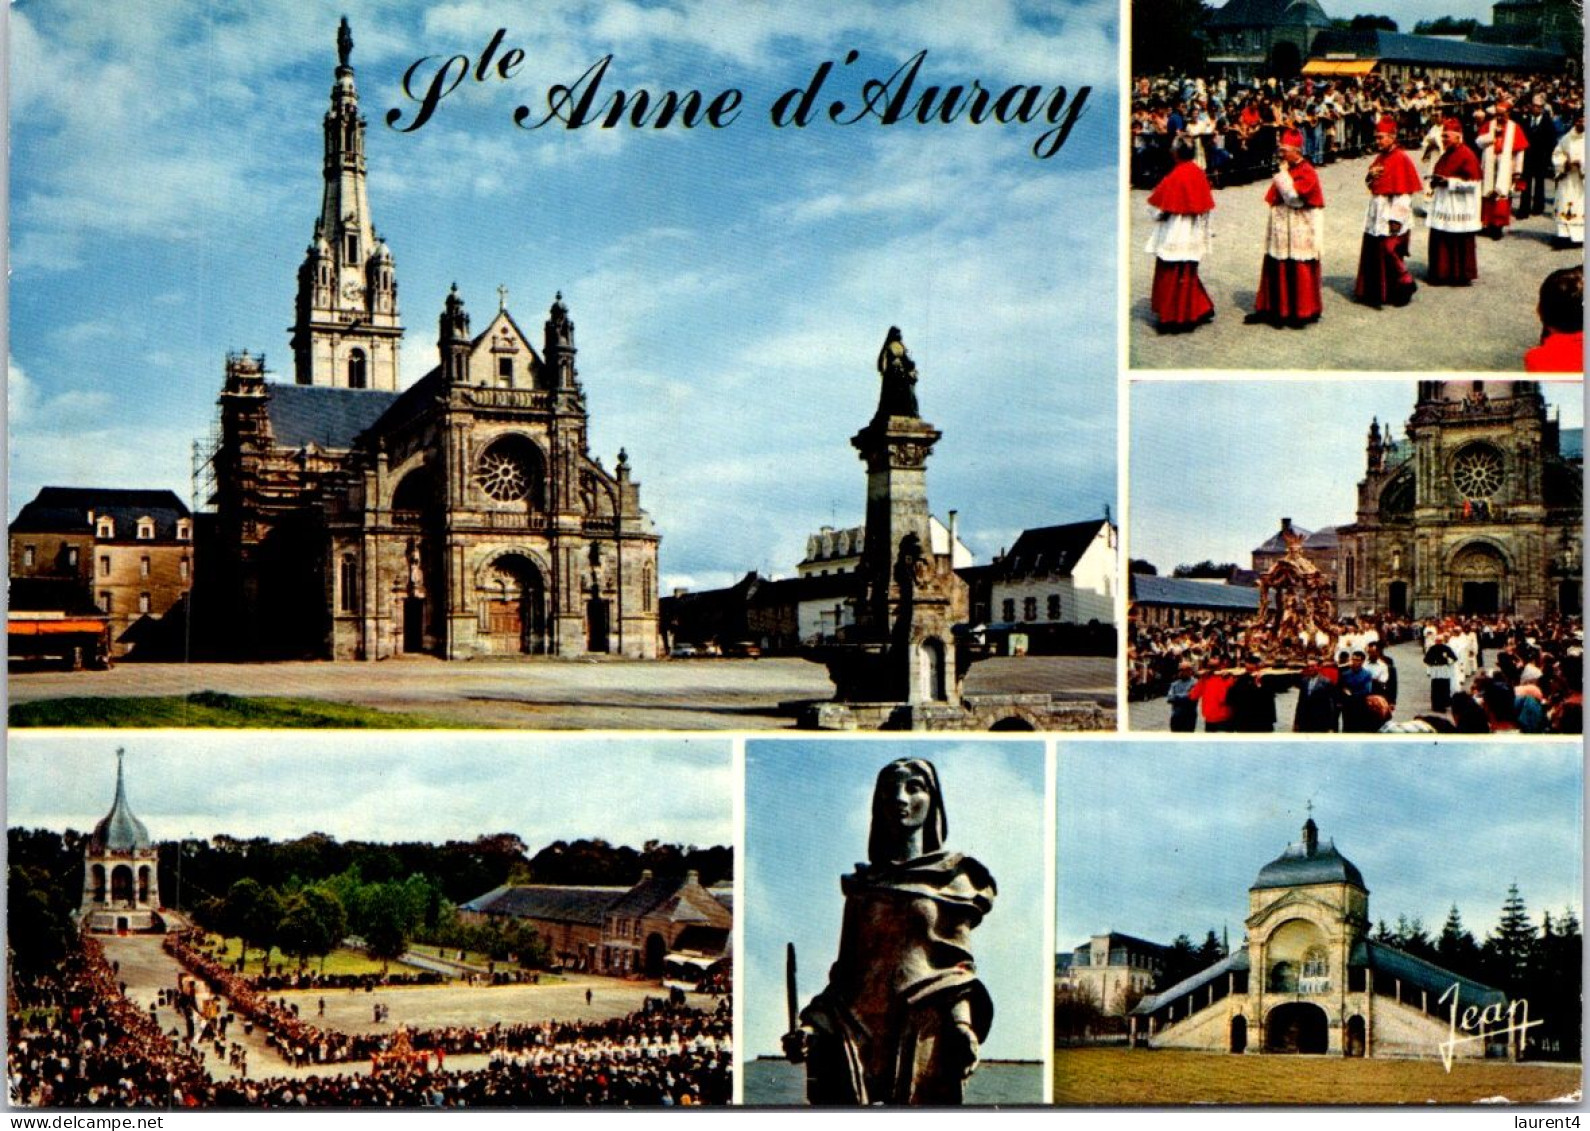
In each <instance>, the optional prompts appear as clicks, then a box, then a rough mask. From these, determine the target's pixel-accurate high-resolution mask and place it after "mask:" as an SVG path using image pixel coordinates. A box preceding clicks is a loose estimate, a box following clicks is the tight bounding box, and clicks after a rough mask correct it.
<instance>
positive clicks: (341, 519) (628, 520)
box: [198, 19, 659, 660]
mask: <svg viewBox="0 0 1590 1131" xmlns="http://www.w3.org/2000/svg"><path fill="white" fill-rule="evenodd" d="M337 46H338V55H339V64H338V66H337V68H336V72H335V79H334V82H333V85H332V89H331V105H330V109H329V110H328V111H327V113H326V116H325V119H324V123H323V130H324V166H323V168H324V181H325V183H324V189H323V194H322V200H321V207H320V211H319V214H318V216H317V218H316V221H315V227H314V233H313V236H312V239H311V241H310V244H309V247H308V250H307V251H306V253H305V257H304V261H303V264H302V265H301V266H300V268H299V271H298V293H297V302H296V307H295V313H296V316H295V320H294V324H293V326H292V342H291V344H292V353H293V372H294V383H292V384H287V383H283V382H276V381H271V380H268V379H267V373H266V368H265V360H264V358H263V357H262V356H257V355H252V354H250V353H247V352H239V353H233V354H231V355H230V356H228V358H227V363H226V379H225V384H224V386H223V388H222V392H221V397H220V402H219V404H220V412H219V430H218V435H217V437H216V441H215V444H214V448H213V452H212V455H211V471H212V473H213V477H214V492H213V495H212V503H213V505H214V507H215V510H216V521H215V535H214V541H213V545H212V546H211V547H209V549H210V551H211V554H210V555H209V556H207V558H206V561H207V562H208V561H211V560H213V561H214V563H215V566H214V569H213V570H211V569H209V567H208V566H207V569H206V576H205V577H204V579H203V580H204V582H205V584H206V585H207V586H209V589H208V590H207V594H208V597H209V600H208V602H207V603H206V602H204V601H198V603H200V604H201V605H206V607H207V608H208V611H209V613H210V615H209V616H208V617H207V618H205V619H207V620H208V621H209V622H210V623H212V624H213V625H215V626H217V627H218V628H219V630H220V633H221V635H222V638H221V639H217V640H215V641H212V642H210V644H211V648H212V650H216V651H220V652H224V653H230V654H234V655H237V656H239V657H246V658H266V657H272V658H275V657H303V658H326V659H338V660H349V659H358V660H376V659H385V658H388V657H392V656H398V655H403V654H428V655H433V656H439V657H442V658H445V659H468V658H473V657H492V656H495V657H503V656H518V655H556V656H584V655H593V654H615V655H623V656H627V657H631V658H639V659H651V658H655V657H656V655H657V649H658V620H657V596H656V594H657V547H658V542H659V536H658V534H657V532H656V529H655V527H654V526H653V524H652V521H651V519H650V517H649V516H648V515H647V514H646V512H645V511H643V510H642V509H641V507H640V494H639V484H638V483H637V482H636V481H635V480H634V479H633V478H632V476H631V471H630V467H629V462H628V459H627V457H626V455H625V453H624V452H622V451H620V452H619V453H618V460H617V464H616V466H615V467H614V469H613V470H612V471H608V470H607V469H606V468H605V467H604V466H603V464H602V462H601V460H600V459H598V458H595V457H593V456H592V455H591V454H590V451H589V448H588V443H587V427H588V415H587V410H586V404H585V393H584V390H583V388H582V386H581V384H580V381H579V374H578V371H577V369H576V367H575V355H576V349H575V340H574V322H573V320H572V319H571V318H570V317H569V310H568V307H567V306H566V305H565V304H564V302H563V298H562V295H561V294H559V295H558V296H557V298H556V299H555V300H554V301H553V303H552V304H551V307H550V309H549V311H548V314H547V317H546V318H545V320H544V322H543V324H542V327H541V334H540V336H539V338H538V339H536V340H532V337H531V335H530V334H528V333H526V332H525V331H524V330H523V329H522V328H521V327H520V325H519V324H518V323H517V322H516V321H515V319H514V318H513V316H512V315H511V314H510V313H509V311H508V308H507V302H506V295H505V292H504V291H503V290H502V288H499V303H498V308H497V310H496V312H495V314H494V315H493V316H492V317H491V318H490V319H489V321H488V322H487V324H486V326H485V327H484V329H483V330H481V331H480V332H479V333H474V332H472V331H471V328H470V316H469V313H468V312H467V311H466V310H465V306H464V300H463V298H462V296H461V295H460V294H459V292H458V288H457V287H456V285H455V286H454V288H453V290H452V292H451V293H450V294H448V295H447V296H446V299H445V301H444V302H443V303H442V308H441V312H440V315H439V318H438V330H437V342H436V349H437V353H438V364H437V365H436V366H435V367H434V368H432V369H431V370H430V371H429V372H428V373H427V374H426V375H425V376H423V377H422V378H420V379H419V381H417V382H416V383H414V384H413V385H411V386H410V387H409V388H407V389H405V390H401V391H400V390H399V388H398V380H399V378H398V374H399V358H400V354H401V349H402V346H403V335H404V328H403V326H402V322H401V315H400V312H399V306H398V284H397V275H396V269H395V266H394V261H393V256H392V252H391V250H390V248H389V247H388V246H387V244H386V242H385V241H384V240H383V239H382V238H381V237H380V235H379V234H378V233H377V231H376V229H375V226H374V223H373V221H372V217H371V210H370V203H369V199H368V193H367V189H366V179H365V172H366V160H365V124H366V123H365V119H364V117H363V116H362V115H361V114H360V111H359V99H358V92H357V90H356V88H355V85H354V71H353V67H352V66H351V65H350V64H349V57H350V54H351V52H352V48H353V40H352V35H351V33H350V31H349V29H348V24H347V20H346V19H344V20H343V22H342V26H341V28H340V29H339V33H338V42H337Z"/></svg>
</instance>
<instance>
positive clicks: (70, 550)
mask: <svg viewBox="0 0 1590 1131" xmlns="http://www.w3.org/2000/svg"><path fill="white" fill-rule="evenodd" d="M66 568H67V569H76V568H77V547H76V546H68V547H67V548H66Z"/></svg>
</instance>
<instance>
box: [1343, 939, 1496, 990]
mask: <svg viewBox="0 0 1590 1131" xmlns="http://www.w3.org/2000/svg"><path fill="white" fill-rule="evenodd" d="M1347 963H1348V965H1349V966H1367V967H1369V969H1371V970H1373V971H1374V972H1375V973H1376V974H1385V975H1387V976H1388V977H1392V978H1400V979H1402V983H1403V985H1405V986H1412V987H1413V988H1414V989H1416V990H1426V991H1428V992H1429V994H1430V1000H1431V1001H1432V1002H1434V1001H1436V1000H1437V999H1438V998H1439V997H1440V996H1441V995H1442V994H1444V993H1446V992H1447V991H1448V990H1450V989H1451V988H1452V986H1453V985H1454V984H1456V985H1457V987H1458V995H1459V997H1460V998H1461V999H1462V1002H1463V1004H1465V1005H1492V1004H1496V1005H1500V1004H1502V1003H1503V1002H1505V1001H1506V1000H1507V995H1506V994H1505V993H1503V992H1502V991H1501V990H1493V989H1492V988H1491V987H1489V986H1484V985H1481V984H1480V983H1479V982H1473V981H1470V980H1469V979H1467V978H1463V977H1460V976H1458V975H1457V974H1454V973H1452V972H1451V971H1450V970H1443V969H1442V968H1441V967H1439V966H1437V965H1436V964H1435V963H1433V962H1426V961H1425V960H1424V959H1422V958H1419V957H1417V956H1416V955H1412V954H1409V953H1408V952H1407V951H1404V950H1398V949H1397V948H1396V947H1394V946H1387V945H1386V944H1384V943H1377V942H1374V941H1373V940H1371V939H1359V940H1358V941H1357V942H1356V943H1354V944H1353V952H1352V954H1350V955H1348V957H1347Z"/></svg>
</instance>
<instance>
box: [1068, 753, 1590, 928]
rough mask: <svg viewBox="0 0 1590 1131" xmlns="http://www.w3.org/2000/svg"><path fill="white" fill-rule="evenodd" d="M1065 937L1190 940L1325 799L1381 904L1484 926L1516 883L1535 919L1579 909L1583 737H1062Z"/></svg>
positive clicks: (1341, 839) (1242, 902)
mask: <svg viewBox="0 0 1590 1131" xmlns="http://www.w3.org/2000/svg"><path fill="white" fill-rule="evenodd" d="M1058 792H1059V812H1058V817H1057V824H1058V828H1057V839H1058V843H1059V850H1058V858H1059V868H1058V874H1057V879H1056V886H1057V896H1056V903H1057V911H1058V933H1057V935H1056V945H1057V946H1058V947H1059V948H1060V949H1069V948H1071V947H1074V946H1077V945H1078V944H1080V943H1081V942H1083V941H1084V940H1085V939H1087V938H1088V936H1090V935H1093V934H1098V933H1102V932H1104V931H1109V930H1116V931H1123V932H1125V933H1126V934H1130V935H1136V936H1138V937H1139V938H1146V939H1150V940H1153V941H1156V942H1164V943H1168V942H1170V941H1171V940H1173V939H1174V938H1175V937H1176V936H1177V935H1178V934H1181V933H1183V932H1185V933H1186V934H1187V935H1188V936H1190V937H1191V938H1192V940H1193V942H1194V943H1199V942H1202V941H1203V938H1204V933H1205V932H1206V931H1208V930H1209V929H1211V928H1213V929H1214V930H1215V931H1216V932H1217V933H1218V932H1219V931H1220V930H1221V929H1222V928H1223V927H1229V928H1230V931H1231V942H1232V945H1233V946H1235V945H1236V944H1237V943H1239V942H1240V941H1241V939H1242V933H1243V927H1242V923H1243V920H1244V919H1245V918H1246V916H1247V913H1248V885H1250V884H1251V883H1253V880H1254V877H1255V876H1257V875H1258V873H1259V869H1260V868H1262V867H1263V866H1264V865H1265V864H1267V863H1269V862H1270V861H1271V860H1273V859H1275V858H1276V857H1277V856H1279V855H1280V854H1281V851H1282V850H1283V849H1284V848H1285V847H1286V846H1287V844H1288V843H1291V842H1294V841H1296V840H1298V838H1299V835H1300V830H1301V829H1302V826H1303V822H1304V821H1305V820H1306V819H1307V818H1308V815H1309V814H1308V810H1307V808H1306V806H1307V804H1308V802H1309V801H1310V800H1312V801H1313V803H1314V821H1315V823H1316V824H1318V825H1319V830H1320V837H1321V839H1322V840H1323V839H1327V838H1329V839H1334V840H1335V842H1336V847H1337V849H1339V850H1340V851H1341V853H1342V854H1343V855H1344V856H1346V857H1347V858H1348V859H1349V860H1351V861H1352V862H1353V863H1354V864H1356V865H1357V866H1358V869H1359V871H1361V872H1362V873H1363V875H1364V882H1365V883H1366V884H1367V885H1368V887H1369V915H1370V918H1372V919H1376V920H1379V919H1385V920H1387V921H1388V922H1389V923H1390V924H1392V925H1393V926H1394V925H1395V924H1396V920H1397V916H1398V915H1407V916H1409V917H1410V918H1412V917H1414V916H1418V917H1419V918H1421V919H1423V921H1424V925H1425V927H1426V928H1427V929H1428V930H1429V931H1430V932H1431V933H1432V934H1436V933H1439V932H1440V929H1441V925H1442V924H1443V923H1444V922H1446V916H1447V911H1448V910H1449V909H1450V908H1451V906H1452V905H1453V904H1454V903H1455V904H1457V906H1458V910H1459V912H1460V913H1461V915H1462V916H1463V923H1464V925H1465V926H1466V927H1467V928H1468V929H1469V930H1470V931H1472V932H1473V933H1474V935H1475V937H1476V938H1478V939H1481V940H1483V939H1484V937H1485V933H1486V932H1487V931H1489V930H1490V929H1491V928H1493V927H1494V926H1495V925H1496V921H1497V916H1498V913H1499V912H1500V910H1501V906H1502V901H1503V900H1504V899H1506V897H1507V887H1508V884H1510V883H1512V882H1513V881H1515V880H1516V881H1517V883H1518V890H1519V892H1520V894H1522V895H1523V897H1524V899H1525V901H1526V902H1527V903H1528V905H1529V910H1530V918H1531V920H1532V921H1533V922H1534V923H1535V924H1536V925H1539V923H1540V913H1541V911H1542V910H1546V911H1549V912H1551V914H1552V916H1553V917H1555V916H1557V915H1558V914H1559V913H1560V912H1561V911H1562V909H1563V908H1564V907H1565V906H1570V905H1571V906H1572V907H1573V908H1574V910H1575V913H1576V914H1578V915H1579V917H1580V918H1581V920H1582V919H1583V917H1584V915H1583V900H1582V894H1581V893H1582V891H1583V880H1582V875H1583V873H1582V871H1581V866H1580V861H1581V859H1582V850H1581V845H1582V831H1581V830H1582V825H1583V795H1584V790H1583V763H1582V754H1581V751H1580V749H1579V747H1578V746H1577V745H1576V744H1574V743H1568V744H1562V743H1552V744H1546V743H1538V742H1537V743H1530V744H1527V745H1516V744H1500V743H1498V744H1491V743H1479V744H1472V743H1445V744H1436V743H1405V742H1395V743H1392V742H1381V743H1376V744H1374V745H1357V744H1354V743H1349V742H1345V741H1344V742H1341V743H1332V744H1330V745H1328V746H1327V745H1325V744H1313V743H1301V742H1293V743H1285V744H1281V743H1224V744H1221V745H1219V746H1215V745H1212V744H1208V743H1198V742H1195V743H1181V742H1178V743H1164V742H1161V743H1135V744H1115V743H1088V744H1083V743H1071V744H1066V743H1061V745H1060V756H1059V778H1058Z"/></svg>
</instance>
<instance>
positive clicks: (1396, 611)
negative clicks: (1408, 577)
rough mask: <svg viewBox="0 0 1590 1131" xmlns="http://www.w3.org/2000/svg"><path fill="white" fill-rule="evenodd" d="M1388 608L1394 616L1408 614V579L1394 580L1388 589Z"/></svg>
mask: <svg viewBox="0 0 1590 1131" xmlns="http://www.w3.org/2000/svg"><path fill="white" fill-rule="evenodd" d="M1386 609H1387V610H1388V611H1389V612H1390V613H1391V615H1392V616H1394V617H1405V616H1407V615H1408V583H1407V582H1406V581H1393V582H1392V583H1391V587H1390V588H1389V589H1388V590H1387V591H1386Z"/></svg>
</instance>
